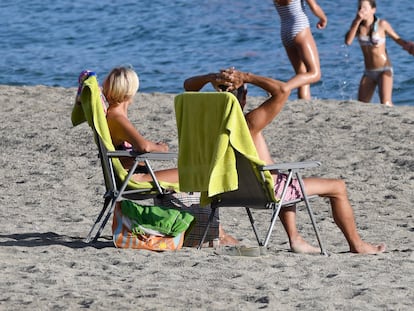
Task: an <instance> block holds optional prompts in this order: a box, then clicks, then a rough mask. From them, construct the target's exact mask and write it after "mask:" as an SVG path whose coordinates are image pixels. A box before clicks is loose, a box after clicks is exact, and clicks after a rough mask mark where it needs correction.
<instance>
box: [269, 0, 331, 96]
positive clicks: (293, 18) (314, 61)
mask: <svg viewBox="0 0 414 311" xmlns="http://www.w3.org/2000/svg"><path fill="white" fill-rule="evenodd" d="M273 2H274V4H275V7H276V10H277V12H278V13H279V16H280V23H281V28H280V35H281V38H282V43H283V45H284V47H285V49H286V53H287V55H288V57H289V60H290V62H291V64H292V66H293V68H294V70H295V73H296V75H295V76H294V77H293V78H291V79H290V80H289V81H287V83H286V88H287V89H286V90H285V91H291V90H293V89H296V88H297V89H298V98H301V99H310V98H311V92H310V84H311V83H315V82H318V81H319V80H320V78H321V68H320V62H319V53H318V48H317V46H316V43H315V40H314V39H313V35H312V32H311V30H310V26H309V19H308V17H307V15H306V13H305V0H273ZM306 3H307V4H308V5H309V7H310V9H311V11H312V13H313V14H314V15H315V16H317V17H318V18H319V21H318V23H317V24H316V27H317V28H318V29H323V28H325V27H326V25H327V23H328V19H327V18H326V15H325V12H324V11H323V10H322V8H321V7H320V6H319V5H318V4H317V2H316V0H306Z"/></svg>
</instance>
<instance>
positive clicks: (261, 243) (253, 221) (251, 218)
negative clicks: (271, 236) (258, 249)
mask: <svg viewBox="0 0 414 311" xmlns="http://www.w3.org/2000/svg"><path fill="white" fill-rule="evenodd" d="M246 212H247V215H248V216H249V219H250V224H251V225H252V228H253V231H254V235H255V236H256V240H257V243H259V246H263V242H262V241H261V240H260V238H259V233H258V231H257V227H256V223H255V220H254V218H253V215H252V211H251V210H250V208H248V207H246Z"/></svg>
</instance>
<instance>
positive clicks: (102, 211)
mask: <svg viewBox="0 0 414 311" xmlns="http://www.w3.org/2000/svg"><path fill="white" fill-rule="evenodd" d="M111 199H112V198H111V197H109V196H108V197H106V198H105V201H104V205H103V207H102V210H101V212H100V213H99V215H98V217H97V218H96V220H95V223H94V224H93V225H92V228H91V230H90V231H89V233H88V235H87V236H86V238H85V240H84V241H85V243H89V242H90V241H91V237H92V233H93V231H94V230H95V227H96V225H97V224H98V223H99V222H100V221H101V219H102V216H103V215H104V214H105V211H106V209H107V208H108V205H109V203H110V201H111ZM94 241H95V239H94Z"/></svg>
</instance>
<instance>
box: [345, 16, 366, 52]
mask: <svg viewBox="0 0 414 311" xmlns="http://www.w3.org/2000/svg"><path fill="white" fill-rule="evenodd" d="M361 22H362V14H361V13H360V12H358V13H357V15H356V16H355V18H354V20H353V21H352V24H351V27H350V28H349V30H348V32H347V33H346V35H345V44H346V45H351V43H352V41H354V38H355V36H356V34H357V32H358V28H359V25H360V24H361Z"/></svg>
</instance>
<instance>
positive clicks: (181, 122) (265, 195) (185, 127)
mask: <svg viewBox="0 0 414 311" xmlns="http://www.w3.org/2000/svg"><path fill="white" fill-rule="evenodd" d="M175 111H176V118H177V128H178V143H179V151H178V172H179V178H180V188H181V189H182V190H183V191H200V192H201V193H202V199H201V201H202V202H201V204H202V205H204V204H208V203H211V202H213V201H215V202H222V203H219V204H220V205H221V204H227V203H224V198H226V200H227V199H229V200H228V202H229V205H232V206H234V203H232V202H243V205H242V206H246V204H247V205H248V206H249V207H250V206H251V207H255V208H265V206H266V203H267V202H269V201H273V202H275V201H276V198H275V196H274V190H273V178H272V176H271V174H270V173H269V172H268V171H265V172H264V171H260V167H261V166H263V165H264V164H265V163H264V162H263V161H262V160H260V159H259V157H258V154H257V151H256V148H255V145H254V143H253V140H252V138H251V135H250V131H249V129H248V126H247V123H246V120H245V118H244V115H243V112H242V110H241V107H240V104H239V102H238V100H237V98H236V97H235V96H234V95H233V94H231V93H229V92H208V93H207V92H186V93H182V94H179V95H178V96H176V98H175ZM258 202H260V203H258Z"/></svg>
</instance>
